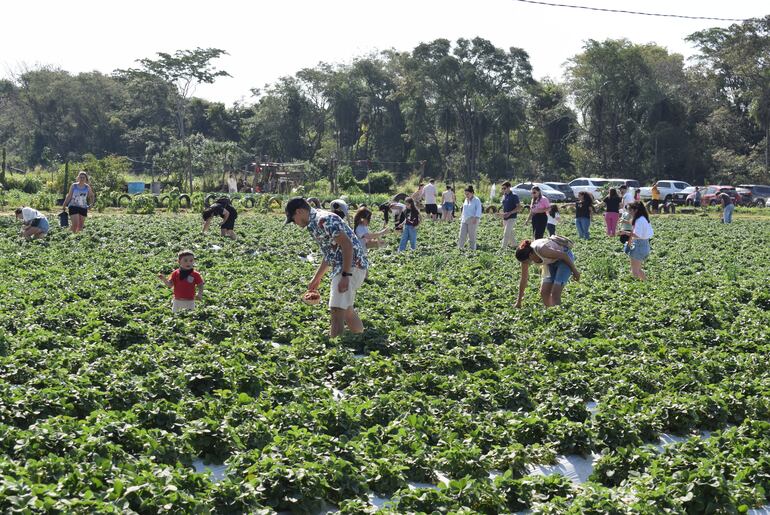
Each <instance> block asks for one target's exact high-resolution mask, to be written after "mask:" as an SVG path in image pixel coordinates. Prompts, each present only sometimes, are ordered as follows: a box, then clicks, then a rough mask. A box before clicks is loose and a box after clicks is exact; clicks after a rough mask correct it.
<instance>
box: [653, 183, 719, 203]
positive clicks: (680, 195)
mask: <svg viewBox="0 0 770 515" xmlns="http://www.w3.org/2000/svg"><path fill="white" fill-rule="evenodd" d="M642 189H644V188H642ZM703 189H705V188H704V187H702V186H701V190H703ZM701 194H703V192H702V191H701ZM650 198H652V197H650ZM672 202H673V203H674V204H680V205H681V204H687V205H688V206H691V205H693V203H694V202H695V186H687V187H686V188H685V189H683V190H681V191H677V192H676V193H674V195H673V199H672Z"/></svg>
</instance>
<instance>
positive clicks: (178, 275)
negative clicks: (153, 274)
mask: <svg viewBox="0 0 770 515" xmlns="http://www.w3.org/2000/svg"><path fill="white" fill-rule="evenodd" d="M177 259H178V261H179V268H177V269H176V270H174V271H173V272H172V273H171V275H170V276H169V277H168V278H166V276H165V275H163V274H158V279H160V280H161V281H162V282H163V284H165V285H166V286H167V287H169V288H172V287H173V288H174V299H173V300H172V302H171V311H172V312H174V313H178V312H179V311H186V310H192V309H195V299H198V300H203V278H202V277H201V274H199V273H198V272H196V271H195V270H193V265H194V264H195V255H194V254H193V253H192V251H190V250H183V251H181V252H179V254H177ZM196 286H197V288H198V294H197V295H196V294H195V288H196Z"/></svg>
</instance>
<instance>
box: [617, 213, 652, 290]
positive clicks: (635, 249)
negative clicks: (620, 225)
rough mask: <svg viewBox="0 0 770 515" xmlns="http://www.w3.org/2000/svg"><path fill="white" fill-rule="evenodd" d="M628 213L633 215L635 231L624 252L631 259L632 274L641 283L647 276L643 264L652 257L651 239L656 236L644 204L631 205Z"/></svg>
mask: <svg viewBox="0 0 770 515" xmlns="http://www.w3.org/2000/svg"><path fill="white" fill-rule="evenodd" d="M628 212H629V213H630V214H631V220H632V223H633V225H634V230H633V231H632V232H631V235H630V239H629V240H628V242H626V244H625V245H624V247H623V251H624V252H625V253H626V254H628V257H630V258H631V274H632V275H633V276H634V277H636V278H637V279H639V280H640V281H645V280H646V279H647V275H646V274H645V273H644V270H642V262H644V260H646V259H647V257H648V256H649V255H650V238H652V236H653V234H654V233H653V230H652V225H650V215H649V214H648V213H647V208H646V207H644V204H643V203H642V202H632V203H631V204H629V205H628Z"/></svg>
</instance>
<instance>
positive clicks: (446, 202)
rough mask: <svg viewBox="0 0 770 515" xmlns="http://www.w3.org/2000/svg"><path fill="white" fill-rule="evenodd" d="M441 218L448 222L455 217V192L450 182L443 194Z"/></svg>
mask: <svg viewBox="0 0 770 515" xmlns="http://www.w3.org/2000/svg"><path fill="white" fill-rule="evenodd" d="M441 219H442V220H444V221H446V222H451V221H452V220H454V219H455V192H454V190H453V189H452V187H451V186H450V185H448V184H447V186H446V190H445V191H444V193H442V194H441Z"/></svg>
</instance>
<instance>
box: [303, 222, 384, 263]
mask: <svg viewBox="0 0 770 515" xmlns="http://www.w3.org/2000/svg"><path fill="white" fill-rule="evenodd" d="M307 230H308V232H309V233H310V235H311V236H313V239H314V240H315V241H317V242H318V245H319V246H320V247H321V252H323V255H324V261H326V263H327V264H328V265H329V266H331V267H332V277H334V276H335V275H337V274H339V273H340V272H342V249H341V248H340V246H339V245H337V242H336V241H334V240H335V238H337V236H339V235H340V234H341V233H344V234H346V235H347V236H348V238H350V242H351V243H352V244H353V266H354V267H356V268H360V269H362V270H366V269H367V268H369V262H368V261H367V259H366V253H365V252H364V246H363V244H362V243H361V240H359V239H358V238H356V236H355V234H353V230H352V229H351V228H350V227H349V226H348V224H346V223H345V222H343V221H342V218H340V217H339V216H337V215H335V214H334V213H330V212H328V211H321V210H318V209H313V208H311V209H310V222H309V223H308V224H307Z"/></svg>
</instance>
